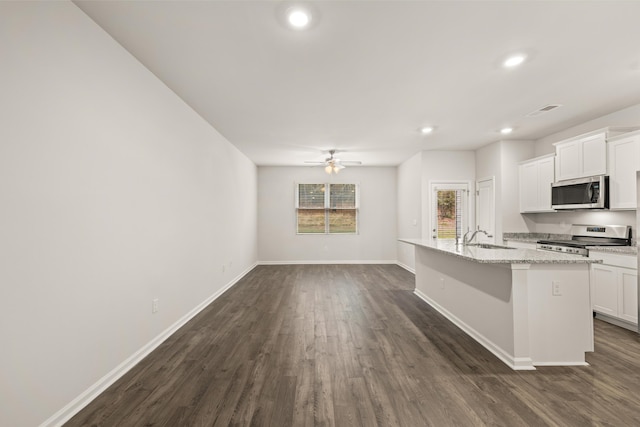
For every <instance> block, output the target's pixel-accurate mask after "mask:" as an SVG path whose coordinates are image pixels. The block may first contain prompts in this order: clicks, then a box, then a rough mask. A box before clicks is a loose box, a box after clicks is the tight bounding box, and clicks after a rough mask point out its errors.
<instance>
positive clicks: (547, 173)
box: [518, 154, 554, 213]
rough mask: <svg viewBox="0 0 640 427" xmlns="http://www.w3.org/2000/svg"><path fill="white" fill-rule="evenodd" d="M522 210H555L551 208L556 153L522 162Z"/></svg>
mask: <svg viewBox="0 0 640 427" xmlns="http://www.w3.org/2000/svg"><path fill="white" fill-rule="evenodd" d="M518 168H519V170H518V172H519V179H520V212H521V213H530V212H553V209H551V183H552V182H553V178H554V155H553V154H549V155H546V156H542V157H537V158H535V159H531V160H527V161H526V162H521V163H520V165H519V167H518Z"/></svg>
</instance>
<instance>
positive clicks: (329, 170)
mask: <svg viewBox="0 0 640 427" xmlns="http://www.w3.org/2000/svg"><path fill="white" fill-rule="evenodd" d="M324 171H325V172H326V173H328V174H329V175H331V172H332V171H333V167H332V166H331V165H327V167H326V168H324Z"/></svg>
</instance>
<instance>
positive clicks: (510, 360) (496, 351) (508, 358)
mask: <svg viewBox="0 0 640 427" xmlns="http://www.w3.org/2000/svg"><path fill="white" fill-rule="evenodd" d="M413 293H414V294H415V295H417V296H418V298H420V299H421V300H423V301H424V302H426V303H427V304H429V305H430V306H431V307H433V308H434V309H435V310H436V311H437V312H438V313H440V314H442V315H443V316H444V317H446V318H447V319H448V320H449V321H450V322H451V323H453V324H454V325H456V326H457V327H459V328H460V329H462V330H463V331H464V332H465V333H466V334H467V335H469V336H470V337H471V338H473V339H474V340H476V341H477V342H479V343H480V344H481V345H482V346H483V347H484V348H486V349H487V350H489V351H490V352H491V353H493V355H494V356H496V357H497V358H498V359H500V360H502V361H503V362H504V363H505V364H506V365H507V366H509V367H510V368H511V369H513V370H516V371H531V370H535V369H536V368H535V366H533V361H532V360H531V358H529V357H514V356H512V355H510V354H509V353H507V352H506V351H504V350H503V349H502V348H500V347H499V346H497V345H496V344H494V343H493V342H492V341H491V340H489V339H487V338H486V337H485V336H484V335H482V334H481V333H479V332H478V331H476V330H475V329H474V328H472V327H471V326H469V325H467V324H466V323H465V322H463V321H462V320H460V319H459V318H458V317H456V316H454V315H453V314H452V313H451V312H449V310H447V309H445V308H444V307H442V306H441V305H440V304H438V303H437V302H435V301H433V300H432V299H431V298H429V297H428V296H427V295H425V294H424V293H423V292H421V291H419V290H418V289H416V290H414V291H413Z"/></svg>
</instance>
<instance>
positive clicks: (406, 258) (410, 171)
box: [397, 153, 422, 271]
mask: <svg viewBox="0 0 640 427" xmlns="http://www.w3.org/2000/svg"><path fill="white" fill-rule="evenodd" d="M421 177H422V153H417V154H416V155H414V156H413V157H411V158H410V159H408V160H406V161H405V162H403V163H402V164H401V165H399V166H398V203H397V205H398V207H397V209H398V226H397V227H398V237H400V238H416V239H419V238H421V237H422V185H421ZM397 245H398V264H400V265H402V266H403V267H404V268H406V269H407V270H410V271H415V256H414V252H415V250H414V246H413V245H409V244H407V243H402V242H398V244H397Z"/></svg>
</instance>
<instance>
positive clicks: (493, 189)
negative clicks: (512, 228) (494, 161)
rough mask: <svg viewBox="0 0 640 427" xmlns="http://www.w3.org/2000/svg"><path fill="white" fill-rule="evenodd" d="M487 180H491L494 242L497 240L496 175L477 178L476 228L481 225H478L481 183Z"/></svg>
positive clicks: (491, 219)
mask: <svg viewBox="0 0 640 427" xmlns="http://www.w3.org/2000/svg"><path fill="white" fill-rule="evenodd" d="M487 181H491V196H492V197H491V200H490V204H491V218H490V221H491V232H492V233H493V234H492V235H493V237H492V238H491V240H492V243H495V242H496V240H495V239H496V234H497V231H496V177H495V176H490V177H487V178H481V179H478V180H476V190H475V195H476V197H475V199H476V228H475V229H476V230H477V229H478V228H479V227H480V225H478V218H479V217H480V203H479V199H480V183H482V182H487Z"/></svg>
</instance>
